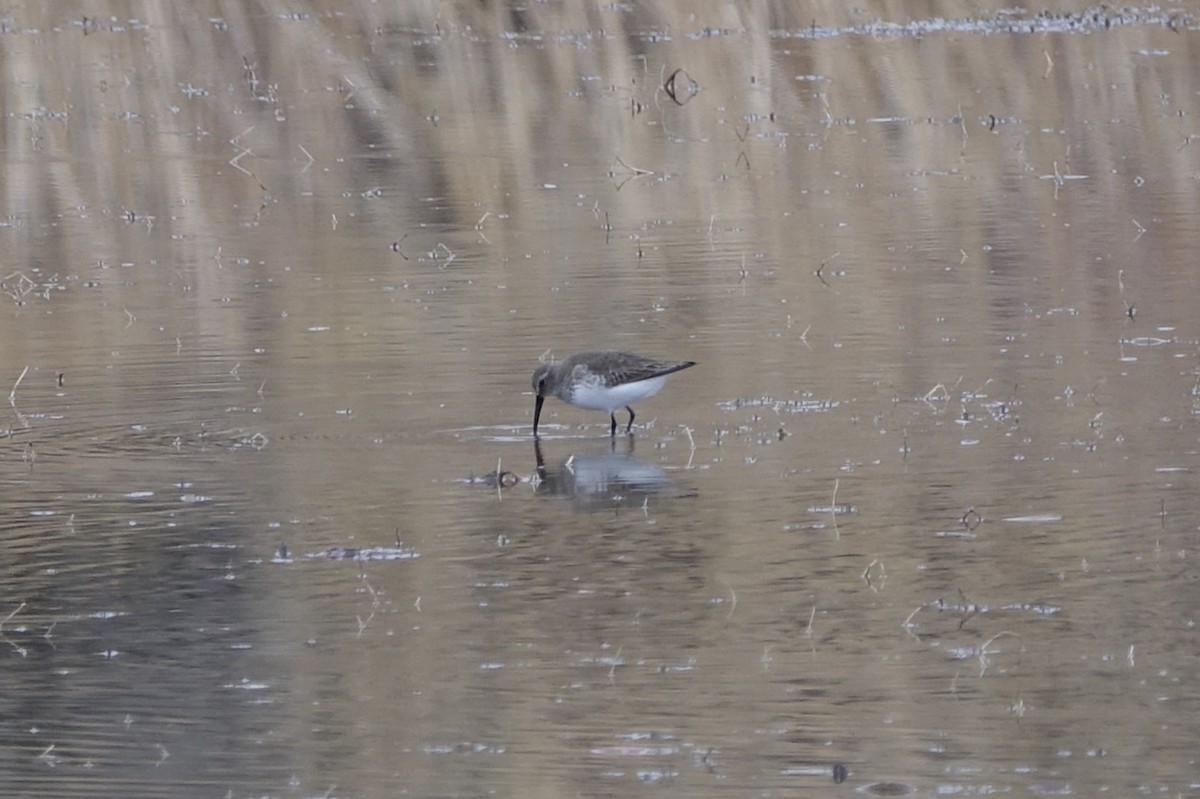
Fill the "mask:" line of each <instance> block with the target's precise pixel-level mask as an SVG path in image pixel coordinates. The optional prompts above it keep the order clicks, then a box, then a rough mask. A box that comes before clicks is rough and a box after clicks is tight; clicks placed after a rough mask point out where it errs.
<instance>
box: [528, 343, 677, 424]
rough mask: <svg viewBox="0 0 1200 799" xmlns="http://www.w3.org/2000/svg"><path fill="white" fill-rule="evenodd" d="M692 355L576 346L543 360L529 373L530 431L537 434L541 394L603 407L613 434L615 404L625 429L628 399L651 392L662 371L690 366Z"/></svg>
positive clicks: (658, 386) (663, 374)
mask: <svg viewBox="0 0 1200 799" xmlns="http://www.w3.org/2000/svg"><path fill="white" fill-rule="evenodd" d="M695 365H696V362H695V361H659V360H655V359H653V358H646V357H644V356H642V355H634V354H633V353H630V352H617V351H616V350H599V351H597V352H579V353H576V354H574V355H571V356H568V357H566V358H564V359H563V360H561V361H558V362H557V363H544V364H542V365H541V366H539V367H538V368H537V369H536V370H535V371H534V373H533V393H534V394H535V395H536V396H537V400H536V401H535V403H534V406H533V435H534V436H535V437H536V436H537V430H538V418H539V417H540V416H541V415H542V403H543V402H544V401H545V399H546V397H547V395H553V396H555V397H558V398H559V399H560V400H562V401H563V402H568V403H570V404H571V405H574V406H575V407H577V408H587V409H588V410H592V411H608V415H609V418H610V419H611V420H612V429H611V431H610V433H609V435H613V436H615V435H616V434H617V409H618V408H621V407H624V408H625V410H627V411H629V424H628V425H626V427H625V432H626V433H628V432H630V431H632V430H633V418H634V414H633V407H632V405H633V403H635V402H638V401H640V400H644V399H646V398H647V397H653V396H654V395H655V394H657V393H658V392H659V390H660V389H661V388H662V387H663V385H665V384H666V382H667V376H668V375H671V374H674V373H675V372H678V371H679V370H681V369H687V368H688V367H689V366H695Z"/></svg>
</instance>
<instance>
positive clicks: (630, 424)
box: [625, 405, 633, 433]
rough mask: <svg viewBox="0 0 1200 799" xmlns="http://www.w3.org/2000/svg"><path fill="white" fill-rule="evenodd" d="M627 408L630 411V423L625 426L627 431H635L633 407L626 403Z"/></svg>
mask: <svg viewBox="0 0 1200 799" xmlns="http://www.w3.org/2000/svg"><path fill="white" fill-rule="evenodd" d="M625 410H627V411H629V425H628V426H627V427H626V428H625V432H626V433H629V432H632V431H633V408H632V407H630V406H628V405H626V406H625Z"/></svg>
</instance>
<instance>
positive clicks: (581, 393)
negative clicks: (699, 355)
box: [570, 375, 667, 413]
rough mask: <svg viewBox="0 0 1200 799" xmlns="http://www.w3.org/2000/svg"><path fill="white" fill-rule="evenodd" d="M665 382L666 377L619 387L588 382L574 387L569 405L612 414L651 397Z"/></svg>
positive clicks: (624, 384)
mask: <svg viewBox="0 0 1200 799" xmlns="http://www.w3.org/2000/svg"><path fill="white" fill-rule="evenodd" d="M666 382H667V376H666V375H663V376H662V377H652V378H650V379H649V380H638V381H637V382H635V383H623V384H621V385H619V386H604V385H600V384H598V383H596V384H593V383H590V382H585V383H581V384H579V385H576V386H575V387H574V388H573V389H572V391H571V399H570V403H571V404H572V405H574V406H576V407H579V408H587V409H588V410H591V411H608V412H609V413H612V412H613V411H615V410H617V409H618V408H624V407H625V406H626V405H632V404H633V403H635V402H637V401H639V400H644V399H646V397H653V396H654V395H655V394H657V393H658V392H659V390H660V389H662V387H663V385H665V384H666Z"/></svg>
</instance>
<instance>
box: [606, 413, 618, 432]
mask: <svg viewBox="0 0 1200 799" xmlns="http://www.w3.org/2000/svg"><path fill="white" fill-rule="evenodd" d="M608 418H610V419H612V429H611V430H609V431H608V434H609V435H610V436H615V435H616V434H617V413H616V411H613V412H612V413H610V414H609V415H608Z"/></svg>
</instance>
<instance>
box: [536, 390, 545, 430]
mask: <svg viewBox="0 0 1200 799" xmlns="http://www.w3.org/2000/svg"><path fill="white" fill-rule="evenodd" d="M545 401H546V398H545V397H538V398H537V400H536V401H535V402H534V403H533V434H534V435H535V436H536V435H537V425H538V419H539V418H540V417H541V415H542V403H543V402H545Z"/></svg>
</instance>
